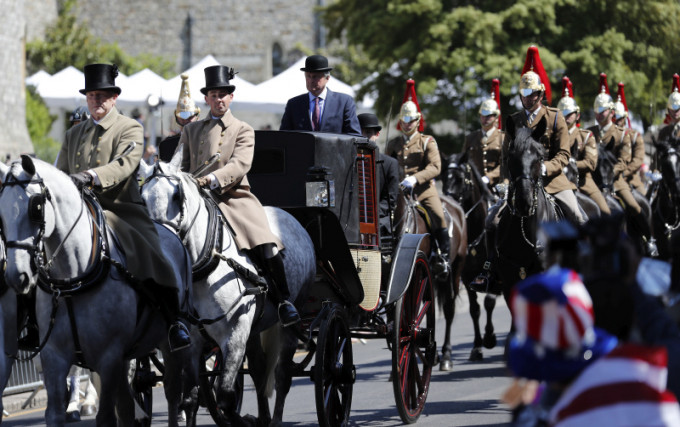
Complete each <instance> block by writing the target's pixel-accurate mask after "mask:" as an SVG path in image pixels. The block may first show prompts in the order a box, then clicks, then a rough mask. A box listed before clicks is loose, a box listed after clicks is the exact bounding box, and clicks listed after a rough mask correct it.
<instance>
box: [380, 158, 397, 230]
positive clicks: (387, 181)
mask: <svg viewBox="0 0 680 427" xmlns="http://www.w3.org/2000/svg"><path fill="white" fill-rule="evenodd" d="M378 162H379V163H378V174H377V175H378V190H379V195H378V200H379V206H378V207H379V212H378V216H379V218H380V225H381V227H383V226H384V228H385V229H386V230H387V231H389V219H390V218H389V216H390V207H391V208H392V212H394V210H395V209H396V207H397V199H398V198H399V163H398V162H397V160H396V159H394V158H393V157H390V156H388V155H386V154H384V153H379V155H378Z"/></svg>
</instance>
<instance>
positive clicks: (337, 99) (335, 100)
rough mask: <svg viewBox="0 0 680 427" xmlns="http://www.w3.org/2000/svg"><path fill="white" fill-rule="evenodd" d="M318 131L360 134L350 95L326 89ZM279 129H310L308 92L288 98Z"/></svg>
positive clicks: (354, 107)
mask: <svg viewBox="0 0 680 427" xmlns="http://www.w3.org/2000/svg"><path fill="white" fill-rule="evenodd" d="M320 122H321V123H320V124H321V129H319V132H328V133H346V134H356V135H361V128H360V127H359V119H358V118H357V112H356V106H355V105H354V100H353V99H352V97H351V96H349V95H346V94H344V93H338V92H333V91H331V90H330V89H326V99H325V101H324V106H323V113H322V114H321V119H320ZM279 129H280V130H309V131H311V130H312V118H311V117H310V116H309V93H304V94H302V95H299V96H296V97H294V98H291V99H289V100H288V103H287V104H286V110H285V111H284V113H283V117H282V118H281V126H280V127H279Z"/></svg>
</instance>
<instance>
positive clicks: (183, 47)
mask: <svg viewBox="0 0 680 427" xmlns="http://www.w3.org/2000/svg"><path fill="white" fill-rule="evenodd" d="M319 1H320V0H296V1H290V0H249V1H242V0H167V1H138V0H117V1H115V2H114V1H110V2H106V1H104V2H102V1H92V0H78V7H77V9H76V10H77V15H78V19H79V20H80V21H81V22H83V23H86V24H87V26H88V28H89V29H90V31H91V32H92V33H93V34H94V35H95V36H97V37H99V38H100V39H101V40H102V41H104V42H107V43H114V42H115V43H118V45H120V47H121V48H122V49H123V50H124V51H125V52H126V53H128V54H130V55H140V54H151V55H162V56H164V57H165V58H168V59H170V60H173V61H175V63H176V69H175V71H176V72H180V71H181V70H184V69H186V68H188V67H189V66H191V65H193V64H194V63H196V62H197V61H198V60H200V59H201V58H203V57H204V56H206V55H208V54H211V55H213V56H214V57H215V58H216V59H217V60H218V61H219V62H220V63H222V64H224V65H228V66H230V67H234V68H235V69H236V70H237V71H239V76H240V77H242V78H244V79H246V80H248V81H250V82H252V83H259V82H262V81H264V80H267V79H269V78H270V77H272V59H271V57H272V47H273V46H274V44H275V43H277V44H278V45H279V46H280V47H281V50H282V53H283V62H284V68H285V66H286V65H288V64H291V63H293V62H294V61H295V60H297V59H299V58H300V57H301V56H302V54H301V53H300V52H299V50H298V47H299V46H303V47H305V48H308V49H314V48H317V47H318V46H317V45H318V44H319V40H322V38H320V37H318V35H317V34H316V30H315V28H317V21H316V17H315V14H314V6H315V5H317V4H318V3H319Z"/></svg>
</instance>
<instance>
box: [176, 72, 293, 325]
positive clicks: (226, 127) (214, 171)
mask: <svg viewBox="0 0 680 427" xmlns="http://www.w3.org/2000/svg"><path fill="white" fill-rule="evenodd" d="M204 73H205V87H204V88H202V89H201V93H203V95H205V102H206V103H207V104H208V105H209V106H210V114H208V116H207V117H205V118H204V119H203V120H199V121H197V122H194V123H189V124H188V125H186V126H185V127H184V131H183V132H182V136H181V137H180V144H181V145H182V147H183V148H182V149H183V153H184V154H183V158H182V170H184V171H194V170H196V168H198V167H199V166H201V165H204V164H206V163H207V162H208V160H209V159H210V157H211V156H213V155H215V154H220V158H219V161H218V162H217V163H215V164H213V165H211V166H210V167H208V168H207V169H206V170H205V172H204V173H203V175H201V176H198V177H197V180H198V185H199V186H201V187H203V188H207V189H210V190H211V191H212V195H213V196H214V197H215V199H216V200H217V201H218V202H219V206H220V210H221V211H222V213H223V214H224V217H225V218H226V220H227V222H228V223H229V225H230V226H231V228H232V229H233V230H234V240H235V241H236V245H237V246H238V247H239V249H241V250H247V251H249V253H250V255H251V256H252V257H253V259H254V260H259V261H262V262H263V263H264V265H265V266H266V267H267V269H268V270H269V273H270V275H271V278H272V281H273V282H274V286H272V287H270V291H271V294H270V296H271V297H272V298H273V299H274V302H275V303H277V304H278V313H279V319H280V320H281V323H282V324H283V326H289V325H292V324H294V323H297V322H298V321H299V320H300V316H299V314H298V312H297V310H296V309H295V307H294V306H293V304H291V303H290V302H289V301H288V298H289V297H290V292H289V290H288V282H287V280H286V274H285V271H284V268H283V259H282V258H281V252H280V251H281V250H283V244H282V243H281V241H280V240H279V239H278V238H277V237H276V236H275V235H274V234H273V233H272V231H271V230H270V228H269V223H268V222H267V216H266V214H265V212H264V208H263V207H262V205H261V204H260V201H259V200H257V198H256V197H255V195H254V194H253V193H251V192H250V184H249V183H248V178H247V177H246V174H247V173H248V171H249V170H250V166H251V165H252V162H253V155H254V148H255V132H254V131H253V128H252V127H251V126H250V125H249V124H247V123H245V122H242V121H241V120H238V119H237V118H236V117H234V116H233V115H232V113H231V110H230V109H229V106H230V105H231V102H232V100H233V99H234V90H235V89H236V86H234V85H232V84H230V82H229V81H230V80H231V79H233V78H234V74H235V73H234V69H233V68H229V67H225V66H223V65H215V66H212V67H208V68H206V69H205V70H204Z"/></svg>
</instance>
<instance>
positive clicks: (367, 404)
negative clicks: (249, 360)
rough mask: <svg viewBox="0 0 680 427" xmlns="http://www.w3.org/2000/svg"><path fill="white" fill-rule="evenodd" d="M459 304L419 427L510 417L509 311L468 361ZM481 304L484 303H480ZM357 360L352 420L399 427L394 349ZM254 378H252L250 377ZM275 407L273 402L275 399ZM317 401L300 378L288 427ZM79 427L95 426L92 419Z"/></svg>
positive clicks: (32, 420)
mask: <svg viewBox="0 0 680 427" xmlns="http://www.w3.org/2000/svg"><path fill="white" fill-rule="evenodd" d="M463 294H464V295H462V297H461V298H460V299H459V301H458V303H457V307H458V308H457V310H458V311H457V315H456V319H455V320H454V328H453V342H454V349H453V352H454V364H455V368H454V370H453V371H452V372H439V371H436V372H433V376H432V381H431V385H430V392H429V395H428V399H427V404H426V406H425V411H424V413H423V415H422V416H421V418H420V419H419V420H418V423H417V425H419V426H442V427H444V426H446V427H449V426H498V425H503V424H506V423H507V421H508V420H509V412H508V410H507V408H506V407H505V406H504V405H503V404H502V403H500V402H499V401H498V399H499V396H500V395H501V394H502V393H503V391H504V390H505V388H506V387H507V386H508V385H509V383H510V378H509V377H508V372H507V370H506V369H505V366H504V363H503V360H502V349H503V345H504V344H505V337H506V333H507V330H508V328H509V321H510V315H509V312H508V310H507V308H506V306H505V304H504V303H503V302H502V299H499V304H498V308H497V309H496V311H495V313H494V322H495V325H496V326H497V328H496V329H497V330H498V331H499V333H498V346H497V347H496V348H494V349H492V350H485V360H484V361H483V362H475V363H472V362H468V360H467V358H468V355H469V352H470V348H471V343H472V338H473V335H472V326H471V325H472V324H471V320H470V316H469V314H468V310H467V295H466V294H465V292H464V291H463ZM480 303H481V301H480ZM443 325H444V323H443V320H441V319H440V320H439V321H438V323H437V335H436V336H437V343H441V342H442V341H443V331H444V328H443ZM353 348H354V360H355V364H356V365H357V382H356V384H355V386H354V391H353V393H354V394H353V399H352V412H351V424H352V425H361V426H397V425H402V422H401V420H400V418H399V414H398V413H397V409H396V407H395V404H394V396H393V394H392V385H391V384H390V383H389V382H388V377H389V372H390V363H391V362H390V357H391V355H390V352H389V351H388V350H387V348H386V345H385V342H384V341H383V340H372V341H368V342H367V343H366V344H361V343H355V344H354V347H353ZM248 381H249V380H248ZM248 381H247V382H246V394H245V397H244V405H243V411H242V412H243V413H250V414H254V413H255V412H256V405H255V394H254V391H253V388H252V383H250V382H248ZM154 405H155V406H154V417H153V425H167V410H166V408H165V405H164V400H163V394H162V390H161V389H160V388H157V389H155V393H154ZM271 407H272V408H273V401H271ZM43 414H44V408H40V409H34V410H33V411H32V412H28V413H21V414H13V415H12V416H11V417H9V418H6V419H4V420H3V425H6V426H41V425H44V421H43ZM317 424H318V423H317V419H316V410H315V403H314V385H313V383H312V382H311V381H310V380H309V379H308V378H296V379H295V380H294V382H293V388H292V389H291V392H290V394H289V398H288V401H287V405H286V410H285V412H284V425H287V426H314V425H317ZM72 425H74V426H83V427H85V426H87V427H90V426H94V425H95V423H94V420H93V419H91V418H88V419H86V420H83V421H82V422H80V423H78V424H72ZM198 425H199V426H211V425H214V423H213V422H212V419H211V418H210V415H209V414H208V413H207V410H205V409H201V410H200V411H199V419H198Z"/></svg>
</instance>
